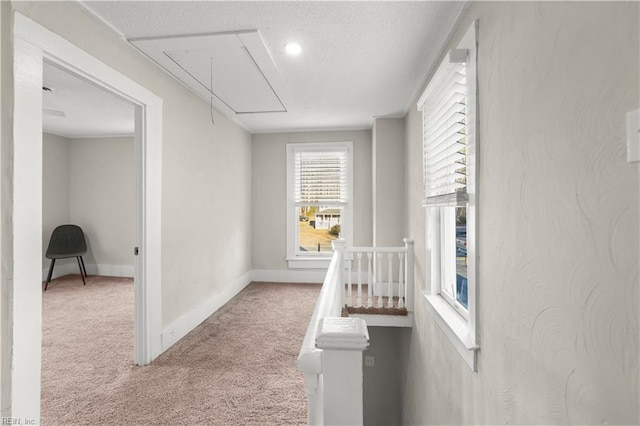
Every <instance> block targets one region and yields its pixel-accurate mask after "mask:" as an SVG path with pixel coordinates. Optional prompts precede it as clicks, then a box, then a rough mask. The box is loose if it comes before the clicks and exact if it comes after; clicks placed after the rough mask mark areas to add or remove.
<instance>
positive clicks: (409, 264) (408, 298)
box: [402, 238, 415, 312]
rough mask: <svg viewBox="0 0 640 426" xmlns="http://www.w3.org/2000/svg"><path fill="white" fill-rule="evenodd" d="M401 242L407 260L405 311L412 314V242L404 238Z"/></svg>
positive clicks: (413, 260)
mask: <svg viewBox="0 0 640 426" xmlns="http://www.w3.org/2000/svg"><path fill="white" fill-rule="evenodd" d="M402 241H404V247H405V249H406V250H407V258H406V259H405V262H406V263H405V265H406V270H405V275H404V276H405V285H406V286H407V288H406V289H405V304H406V307H407V311H409V312H413V293H414V290H415V287H414V285H413V280H414V262H415V259H414V253H413V248H414V241H413V240H410V239H408V238H404V239H403V240H402Z"/></svg>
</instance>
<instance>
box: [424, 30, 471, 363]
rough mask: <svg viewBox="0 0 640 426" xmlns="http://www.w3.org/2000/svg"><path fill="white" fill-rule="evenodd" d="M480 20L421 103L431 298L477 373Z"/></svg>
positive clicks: (439, 317)
mask: <svg viewBox="0 0 640 426" xmlns="http://www.w3.org/2000/svg"><path fill="white" fill-rule="evenodd" d="M476 31H477V21H476V22H474V25H473V26H472V27H471V29H469V31H468V32H467V34H466V35H465V36H464V38H463V39H462V41H461V42H460V44H459V45H458V46H457V48H456V49H454V50H451V51H450V52H449V53H448V55H447V57H446V58H445V59H444V60H443V61H442V63H441V64H440V66H439V67H438V68H437V70H436V72H435V73H434V75H433V77H432V78H431V80H430V81H429V84H428V85H427V88H426V89H425V91H424V93H423V95H422V96H421V97H420V100H419V101H418V109H419V110H421V111H422V117H423V140H422V142H423V144H422V146H423V159H424V161H423V166H424V184H425V201H424V206H425V210H426V215H427V223H428V233H429V234H428V236H427V241H428V247H429V249H430V253H431V276H430V277H428V279H427V280H426V281H427V283H429V285H428V287H429V288H428V289H427V293H426V298H427V301H428V302H429V303H428V305H429V306H430V307H431V308H432V309H431V310H432V313H433V314H434V317H435V318H436V321H437V322H438V323H439V324H440V326H441V327H442V329H443V331H444V332H445V334H446V335H447V337H449V339H450V340H451V342H452V343H453V344H454V346H455V347H456V348H457V349H458V351H459V352H460V354H461V355H462V356H463V358H464V359H465V361H466V362H467V363H468V364H469V366H470V367H471V368H472V369H473V370H474V371H475V370H476V361H477V358H476V357H477V349H478V348H479V346H478V338H477V333H476V309H475V302H476V285H477V274H476V271H477V266H476V265H477V264H476V253H477V252H476V247H477V246H476V244H477V238H476V223H477V214H476V212H477V204H478V197H477V191H476V188H477V171H478V162H477V156H476V153H477V148H478V135H477V132H476V129H477V124H476V123H477V112H476V109H477V108H476V105H477V76H476V63H477V60H476V58H477V57H476V53H477V49H476Z"/></svg>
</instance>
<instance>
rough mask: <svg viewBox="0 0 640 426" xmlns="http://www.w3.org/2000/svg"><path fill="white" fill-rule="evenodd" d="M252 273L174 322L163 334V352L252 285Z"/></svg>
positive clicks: (248, 273)
mask: <svg viewBox="0 0 640 426" xmlns="http://www.w3.org/2000/svg"><path fill="white" fill-rule="evenodd" d="M251 276H252V273H251V271H249V272H247V273H246V274H244V275H243V276H241V277H240V278H238V279H237V280H235V281H234V282H232V283H231V285H229V286H228V287H226V288H225V289H224V290H223V291H222V292H220V293H217V294H215V295H213V296H212V297H211V298H209V300H207V301H206V302H204V303H203V304H202V305H200V306H198V307H196V308H194V309H192V310H190V311H189V312H187V313H186V314H184V315H183V316H181V317H180V318H178V319H177V320H175V321H173V322H172V323H171V324H169V326H167V327H166V328H165V329H164V330H163V332H162V352H164V351H166V350H167V349H169V348H170V347H171V346H172V345H173V344H174V343H176V342H177V341H178V340H180V339H182V338H183V337H184V336H186V335H187V333H189V332H190V331H191V330H193V329H194V328H196V327H197V326H198V325H200V323H202V322H203V321H204V320H206V319H207V318H209V317H210V316H211V315H212V314H213V313H214V312H216V311H217V310H218V309H220V308H221V307H222V306H223V305H224V304H225V303H227V302H228V301H229V300H231V299H232V298H233V297H234V296H235V295H237V294H238V293H240V291H242V289H244V288H245V287H246V286H247V285H249V283H251Z"/></svg>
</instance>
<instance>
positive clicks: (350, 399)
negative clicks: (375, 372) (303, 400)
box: [297, 239, 414, 425]
mask: <svg viewBox="0 0 640 426" xmlns="http://www.w3.org/2000/svg"><path fill="white" fill-rule="evenodd" d="M404 243H405V245H404V246H403V247H345V243H344V241H343V240H336V241H334V242H333V248H334V254H333V257H332V259H331V264H330V265H329V268H328V270H327V274H326V277H325V280H324V282H323V285H322V289H321V291H320V295H319V297H318V300H317V302H316V307H315V310H314V313H313V316H312V318H311V321H310V322H309V325H308V327H307V333H306V335H305V338H304V341H303V344H302V348H301V349H300V353H299V355H298V362H297V365H298V370H299V371H301V372H302V373H303V374H304V377H305V388H306V393H307V399H308V407H309V408H308V410H309V411H308V424H310V425H324V424H350V425H358V424H363V423H364V414H363V407H364V401H363V394H364V393H363V355H362V353H363V351H365V350H366V349H367V348H368V347H369V330H368V327H376V326H380V327H411V326H412V323H413V264H414V257H413V256H414V254H413V241H411V240H408V239H405V240H404Z"/></svg>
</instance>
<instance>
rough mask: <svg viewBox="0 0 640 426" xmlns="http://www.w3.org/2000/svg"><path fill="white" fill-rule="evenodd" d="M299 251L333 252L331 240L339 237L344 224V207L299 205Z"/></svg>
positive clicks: (307, 252) (297, 210) (314, 252)
mask: <svg viewBox="0 0 640 426" xmlns="http://www.w3.org/2000/svg"><path fill="white" fill-rule="evenodd" d="M296 212H297V213H296V214H297V216H298V218H299V221H298V252H299V253H300V254H305V255H311V254H318V253H320V254H323V253H331V252H333V248H332V247H331V241H333V240H335V239H336V238H339V236H340V227H341V225H342V216H343V215H342V208H341V207H335V206H326V207H315V206H314V207H298V208H297V209H296Z"/></svg>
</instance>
